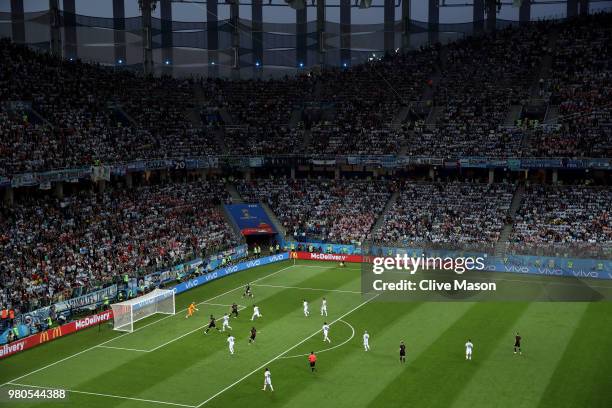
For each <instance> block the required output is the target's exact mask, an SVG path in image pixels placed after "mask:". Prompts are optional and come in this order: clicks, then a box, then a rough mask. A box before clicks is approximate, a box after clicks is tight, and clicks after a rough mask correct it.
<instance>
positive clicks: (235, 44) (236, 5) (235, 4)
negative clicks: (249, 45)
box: [230, 0, 240, 71]
mask: <svg viewBox="0 0 612 408" xmlns="http://www.w3.org/2000/svg"><path fill="white" fill-rule="evenodd" d="M230 22H231V24H232V50H233V51H234V52H233V56H232V58H233V59H234V60H233V64H232V68H233V69H234V70H236V71H237V70H239V69H240V29H239V25H238V24H240V2H239V0H231V2H230Z"/></svg>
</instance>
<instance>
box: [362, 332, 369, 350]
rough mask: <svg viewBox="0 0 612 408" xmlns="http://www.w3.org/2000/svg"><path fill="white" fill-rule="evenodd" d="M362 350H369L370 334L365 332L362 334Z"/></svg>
mask: <svg viewBox="0 0 612 408" xmlns="http://www.w3.org/2000/svg"><path fill="white" fill-rule="evenodd" d="M363 348H364V350H365V351H369V350H370V334H369V333H368V331H367V330H365V331H364V332H363Z"/></svg>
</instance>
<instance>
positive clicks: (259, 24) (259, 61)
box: [251, 0, 264, 72]
mask: <svg viewBox="0 0 612 408" xmlns="http://www.w3.org/2000/svg"><path fill="white" fill-rule="evenodd" d="M251 38H252V39H253V53H252V59H251V63H252V64H253V69H254V70H255V71H257V72H261V70H259V69H258V68H259V67H258V66H261V65H263V63H264V60H263V6H262V1H261V0H253V2H252V3H251Z"/></svg>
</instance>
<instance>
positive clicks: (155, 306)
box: [111, 289, 175, 332]
mask: <svg viewBox="0 0 612 408" xmlns="http://www.w3.org/2000/svg"><path fill="white" fill-rule="evenodd" d="M111 307H112V308H113V329H114V330H119V331H126V332H132V331H134V323H136V322H137V321H139V320H142V319H144V318H146V317H149V316H151V315H153V314H155V313H162V314H169V315H173V314H174V313H175V307H174V291H172V290H164V289H155V290H154V291H152V292H150V293H147V294H146V295H143V296H140V297H138V298H135V299H130V300H127V301H125V302H120V303H115V304H113V305H111Z"/></svg>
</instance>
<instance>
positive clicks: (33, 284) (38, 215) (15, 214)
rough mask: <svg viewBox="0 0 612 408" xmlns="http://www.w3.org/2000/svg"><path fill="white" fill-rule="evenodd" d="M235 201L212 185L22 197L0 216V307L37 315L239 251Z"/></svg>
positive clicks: (217, 185)
mask: <svg viewBox="0 0 612 408" xmlns="http://www.w3.org/2000/svg"><path fill="white" fill-rule="evenodd" d="M229 199H230V198H229V196H228V194H227V192H226V191H225V189H224V186H223V184H221V183H218V182H214V181H210V182H194V183H179V184H170V185H152V186H145V187H136V188H133V189H111V190H109V191H107V192H105V193H92V192H91V191H89V190H88V191H82V192H78V193H76V194H74V195H70V196H66V197H65V198H63V199H51V198H50V197H48V196H32V197H21V198H19V199H17V200H16V202H15V205H14V206H13V207H12V208H3V209H1V211H0V253H1V254H2V256H1V257H0V304H3V305H6V304H10V305H12V307H13V308H15V309H19V310H20V311H24V310H28V309H33V308H36V307H37V306H38V305H39V304H41V303H45V304H47V303H49V302H50V301H52V300H54V301H57V300H58V299H59V298H61V297H62V296H63V297H70V294H71V293H72V290H73V289H75V288H83V289H85V290H89V289H92V288H95V287H99V286H101V285H104V284H106V283H109V282H111V281H112V279H113V277H116V276H121V275H122V274H125V273H127V274H129V275H130V276H134V274H142V273H145V272H150V271H152V270H159V269H162V268H164V267H169V266H172V265H175V264H178V263H181V262H182V261H185V260H189V259H192V258H194V257H197V256H203V255H205V254H210V253H215V252H216V251H218V250H219V249H225V248H228V247H230V246H233V245H234V244H237V243H238V238H237V237H236V236H235V234H234V232H233V230H232V229H231V227H230V226H229V225H228V224H227V222H226V221H225V218H224V216H223V213H222V212H221V210H220V207H219V204H221V203H225V202H228V200H229Z"/></svg>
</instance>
